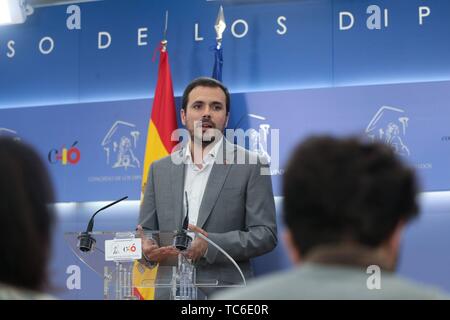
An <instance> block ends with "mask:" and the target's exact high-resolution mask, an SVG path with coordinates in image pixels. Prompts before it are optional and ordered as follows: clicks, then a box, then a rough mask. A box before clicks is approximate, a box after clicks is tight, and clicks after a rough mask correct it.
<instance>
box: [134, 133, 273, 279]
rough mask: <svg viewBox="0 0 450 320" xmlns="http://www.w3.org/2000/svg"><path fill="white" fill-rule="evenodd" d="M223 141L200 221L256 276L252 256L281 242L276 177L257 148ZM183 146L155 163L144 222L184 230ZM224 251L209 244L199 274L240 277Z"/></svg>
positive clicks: (246, 272)
mask: <svg viewBox="0 0 450 320" xmlns="http://www.w3.org/2000/svg"><path fill="white" fill-rule="evenodd" d="M223 141H224V143H223V144H222V147H221V149H220V151H219V153H218V157H217V159H216V163H214V165H213V167H212V170H211V174H210V176H209V179H208V182H207V184H206V189H205V193H204V196H203V200H202V203H201V206H200V211H199V216H198V222H197V225H198V226H199V227H200V228H202V229H204V230H205V231H207V232H208V237H209V239H211V240H212V241H213V242H214V243H216V244H218V245H219V246H220V247H221V248H223V249H224V250H225V251H226V252H227V253H228V254H229V255H230V256H231V257H233V259H235V260H236V262H237V263H238V264H239V266H240V267H241V269H242V271H243V273H244V275H245V277H246V278H248V277H252V276H253V272H252V269H251V264H250V259H251V258H253V257H256V256H259V255H262V254H264V253H267V252H269V251H271V250H272V249H273V248H274V247H275V246H276V244H277V229H276V219H275V204H274V198H273V192H272V183H271V178H270V175H261V174H260V173H261V169H262V168H264V167H265V168H266V169H267V165H263V164H262V163H261V162H262V161H261V159H259V158H258V157H257V155H256V154H255V153H252V152H249V151H248V150H246V149H244V148H241V147H239V146H237V145H234V144H231V143H230V142H228V141H227V140H226V139H225V138H224V140H223ZM184 150H185V149H184V148H183V149H181V150H180V151H177V152H175V153H173V154H172V155H171V156H168V157H165V158H163V159H160V160H158V161H156V162H154V163H153V164H152V165H151V168H150V170H149V175H148V180H147V185H146V188H145V193H144V200H143V202H142V205H141V210H140V217H139V223H140V224H142V226H143V227H146V228H149V229H151V230H159V231H175V230H180V228H181V225H182V220H183V210H182V203H183V188H184V174H185V165H184V164H182V160H183V154H184V153H183V152H185V151H184ZM219 155H220V156H219ZM238 159H241V160H242V159H245V160H246V162H245V163H246V164H237V160H238ZM223 160H224V161H223ZM217 162H221V163H222V164H220V163H217ZM249 163H251V164H249ZM223 257H224V256H223V255H222V254H218V250H216V249H215V248H214V247H212V246H211V245H210V246H209V247H208V251H207V254H206V257H205V258H203V259H201V260H200V261H199V262H198V264H197V266H196V267H197V276H198V277H200V278H201V276H202V274H203V275H204V276H205V277H207V278H211V277H214V278H215V279H217V280H219V281H221V282H230V283H236V282H239V278H236V276H238V275H239V274H238V273H237V272H235V271H234V270H231V268H230V267H231V265H230V264H229V263H224V261H223Z"/></svg>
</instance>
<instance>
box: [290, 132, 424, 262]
mask: <svg viewBox="0 0 450 320" xmlns="http://www.w3.org/2000/svg"><path fill="white" fill-rule="evenodd" d="M283 189H284V190H283V191H284V220H285V223H286V225H287V227H288V228H289V230H290V231H291V233H292V236H293V240H294V242H295V244H296V246H297V247H298V248H299V251H300V252H301V254H302V255H303V256H305V255H307V254H308V253H309V252H310V251H311V250H312V249H314V248H315V247H317V246H320V245H330V244H331V245H333V244H339V243H343V242H347V241H352V242H356V243H359V244H361V245H365V246H368V247H372V248H375V247H378V246H379V245H380V244H382V242H383V241H385V240H387V239H388V238H389V237H390V236H391V235H392V233H393V231H394V229H395V228H396V226H397V225H398V223H399V222H400V221H407V220H409V219H411V218H412V217H414V216H415V215H417V211H418V206H417V203H416V192H417V186H416V179H415V175H414V172H413V171H412V170H411V169H409V168H408V167H407V166H406V165H404V164H403V163H402V162H401V161H400V160H399V159H398V158H397V157H396V155H395V154H394V151H393V150H392V148H390V147H389V146H387V145H385V144H381V143H371V142H364V141H362V140H360V139H358V138H355V137H351V138H342V139H339V138H333V137H311V138H309V139H307V140H306V141H305V142H304V143H302V144H300V145H299V146H298V147H297V148H296V149H295V151H294V152H293V154H292V156H291V158H290V161H289V164H288V166H287V169H286V172H285V174H284V181H283Z"/></svg>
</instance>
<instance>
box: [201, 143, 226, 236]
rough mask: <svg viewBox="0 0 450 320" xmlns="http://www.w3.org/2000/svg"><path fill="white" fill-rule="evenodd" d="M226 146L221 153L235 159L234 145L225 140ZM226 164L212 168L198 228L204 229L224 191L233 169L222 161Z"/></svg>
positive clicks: (215, 164) (214, 165) (216, 164)
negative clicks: (223, 188) (228, 176)
mask: <svg viewBox="0 0 450 320" xmlns="http://www.w3.org/2000/svg"><path fill="white" fill-rule="evenodd" d="M224 145H226V148H225V151H223V149H222V150H219V152H227V153H228V154H229V156H230V155H231V156H232V158H231V159H233V157H234V145H232V144H231V143H229V142H228V141H226V139H225V138H224ZM229 156H228V157H225V159H230V157H229ZM222 163H225V164H218V163H214V164H213V167H212V168H211V173H210V175H209V179H208V182H207V183H206V188H205V193H204V194H203V199H202V203H201V205H200V210H199V213H198V220H197V226H199V227H200V228H203V225H204V224H205V222H206V220H207V219H208V217H209V215H210V214H211V211H212V209H213V208H214V205H215V204H216V201H217V198H218V197H219V194H220V191H221V190H222V187H223V184H224V183H225V179H226V177H227V175H228V173H229V171H230V169H231V164H227V162H226V161H225V162H224V161H222Z"/></svg>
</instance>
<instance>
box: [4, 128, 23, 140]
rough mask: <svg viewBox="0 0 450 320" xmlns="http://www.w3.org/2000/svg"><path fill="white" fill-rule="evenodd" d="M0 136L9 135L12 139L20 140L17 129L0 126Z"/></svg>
mask: <svg viewBox="0 0 450 320" xmlns="http://www.w3.org/2000/svg"><path fill="white" fill-rule="evenodd" d="M0 137H10V138H12V139H14V140H18V141H19V140H20V137H19V136H18V135H17V131H15V130H12V129H8V128H0Z"/></svg>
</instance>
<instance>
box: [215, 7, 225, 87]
mask: <svg viewBox="0 0 450 320" xmlns="http://www.w3.org/2000/svg"><path fill="white" fill-rule="evenodd" d="M226 27H227V24H226V23H225V17H224V14H223V7H222V6H220V9H219V13H218V14H217V19H216V24H215V25H214V29H215V30H216V47H215V48H214V67H213V73H212V77H213V78H214V79H217V80H219V81H222V65H223V57H222V53H223V50H222V35H223V32H224V31H225V29H226Z"/></svg>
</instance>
